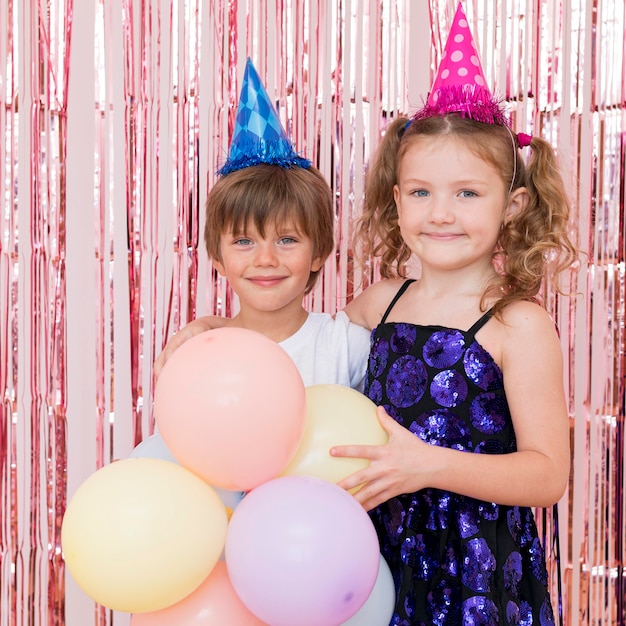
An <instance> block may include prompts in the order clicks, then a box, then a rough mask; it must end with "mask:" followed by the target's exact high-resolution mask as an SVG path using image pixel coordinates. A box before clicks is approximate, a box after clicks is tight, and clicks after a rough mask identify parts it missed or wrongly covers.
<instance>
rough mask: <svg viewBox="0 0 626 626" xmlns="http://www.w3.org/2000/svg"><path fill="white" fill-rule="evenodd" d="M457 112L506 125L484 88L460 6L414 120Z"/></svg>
mask: <svg viewBox="0 0 626 626" xmlns="http://www.w3.org/2000/svg"><path fill="white" fill-rule="evenodd" d="M448 113H459V114H460V115H462V116H463V117H467V118H470V119H473V120H476V121H477V122H485V123H487V124H501V125H505V126H508V125H509V121H508V118H507V116H506V114H505V112H504V111H503V109H502V103H501V102H500V101H499V100H497V99H496V98H494V96H493V95H492V94H491V91H490V90H489V87H488V86H487V81H486V80H485V74H484V72H483V68H482V65H481V63H480V58H479V56H478V51H477V49H476V46H475V45H474V39H473V37H472V32H471V30H470V28H469V24H468V21H467V17H466V16H465V13H464V12H463V8H462V6H461V3H460V2H459V5H458V7H457V10H456V13H455V15H454V20H453V22H452V27H451V28H450V33H449V35H448V40H447V41H446V47H445V49H444V53H443V57H442V59H441V63H440V64H439V69H438V71H437V76H436V78H435V82H434V83H433V86H432V89H431V91H430V93H429V95H428V99H427V101H426V104H425V105H424V106H423V107H422V108H421V109H420V110H419V111H417V113H416V114H415V116H414V119H422V118H425V117H434V116H442V115H446V114H448Z"/></svg>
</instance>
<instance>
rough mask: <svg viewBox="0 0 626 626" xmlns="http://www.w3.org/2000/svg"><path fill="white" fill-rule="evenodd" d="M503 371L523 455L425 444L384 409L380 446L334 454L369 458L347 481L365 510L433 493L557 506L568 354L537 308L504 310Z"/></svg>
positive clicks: (564, 453)
mask: <svg viewBox="0 0 626 626" xmlns="http://www.w3.org/2000/svg"><path fill="white" fill-rule="evenodd" d="M505 322H506V324H507V325H506V326H504V327H503V328H504V329H505V330H504V331H503V334H504V337H503V344H502V371H503V374H504V380H505V390H506V393H507V399H508V401H509V407H510V410H511V415H512V418H513V425H514V428H515V433H516V438H517V447H518V450H517V452H514V453H511V454H501V455H497V454H494V455H490V454H475V453H472V452H461V451H457V450H451V449H448V448H442V447H439V446H434V445H430V444H426V443H424V442H423V441H421V440H420V439H418V438H417V437H416V436H415V435H413V434H412V433H411V432H410V431H408V430H407V429H405V428H403V427H402V426H400V425H399V424H397V423H396V422H395V421H394V420H393V419H391V418H390V417H389V416H387V415H386V414H385V413H384V411H383V409H382V408H380V409H379V419H380V421H381V424H382V425H383V427H384V428H385V430H387V432H388V434H389V441H388V442H387V444H385V445H382V446H337V447H335V448H334V449H333V450H332V451H331V454H334V455H336V456H349V457H362V458H367V459H369V460H370V465H369V467H368V468H366V469H364V470H361V471H360V472H357V473H355V474H353V475H352V476H349V477H348V478H346V479H344V480H343V481H341V483H340V486H342V487H344V488H345V489H352V488H354V487H356V486H358V485H359V484H361V483H366V484H365V486H364V487H363V488H362V489H361V490H359V491H358V492H357V493H356V494H355V497H356V498H357V499H358V500H359V501H360V502H361V503H362V504H363V506H364V507H365V508H366V509H368V510H369V509H371V508H373V507H374V506H377V505H378V504H380V503H382V502H384V501H385V500H388V499H389V498H391V497H393V496H396V495H399V494H401V493H411V492H414V491H418V490H419V489H423V488H425V487H435V488H439V489H445V490H448V491H453V492H456V493H461V494H464V495H467V496H470V497H473V498H477V499H479V500H485V501H489V502H497V503H500V504H505V505H506V504H508V505H519V506H549V505H552V504H553V503H554V502H556V501H558V500H559V498H560V497H561V496H562V494H563V492H564V490H565V487H566V485H567V479H568V476H569V464H570V455H569V424H568V416H567V408H566V402H565V394H564V390H563V377H562V376H563V374H562V352H561V347H560V344H559V341H558V337H557V334H556V331H555V328H554V324H553V323H552V321H551V320H550V318H549V316H548V315H547V314H546V313H545V311H543V310H542V309H541V308H540V307H539V306H537V305H535V304H532V303H517V304H515V305H511V306H510V307H508V308H507V309H506V310H505Z"/></svg>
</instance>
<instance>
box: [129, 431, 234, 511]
mask: <svg viewBox="0 0 626 626" xmlns="http://www.w3.org/2000/svg"><path fill="white" fill-rule="evenodd" d="M130 458H131V459H142V458H151V459H163V460H164V461H169V462H170V463H176V464H178V465H180V463H178V461H177V460H176V459H175V458H174V455H173V454H172V453H171V452H170V449H169V448H168V447H167V445H166V444H165V442H164V441H163V437H161V435H160V434H159V433H154V434H153V435H150V437H148V438H147V439H144V440H143V441H142V442H141V443H140V444H139V445H137V446H135V448H134V449H133V451H132V452H131V453H130ZM211 487H213V489H215V493H217V495H218V496H219V497H220V500H221V501H222V502H223V503H224V506H225V507H226V513H228V515H229V517H230V515H231V514H232V512H233V510H234V509H235V507H236V506H237V505H238V504H239V502H241V499H242V498H243V496H244V493H243V492H242V491H230V490H229V489H221V488H220V487H216V486H215V485H211Z"/></svg>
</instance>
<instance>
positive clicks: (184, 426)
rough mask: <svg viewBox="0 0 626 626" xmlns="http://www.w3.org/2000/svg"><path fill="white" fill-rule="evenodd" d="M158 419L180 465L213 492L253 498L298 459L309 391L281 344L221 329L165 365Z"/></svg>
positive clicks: (181, 350) (156, 406) (157, 400)
mask: <svg viewBox="0 0 626 626" xmlns="http://www.w3.org/2000/svg"><path fill="white" fill-rule="evenodd" d="M154 413H155V418H156V423H157V426H158V429H159V432H160V434H161V436H162V437H163V440H164V441H165V443H166V444H167V447H168V448H169V450H171V452H172V454H173V455H174V457H175V458H176V459H177V460H178V461H179V462H180V463H181V464H182V465H184V466H185V467H187V468H189V469H190V470H191V471H193V472H195V473H196V474H198V475H199V476H201V477H202V478H203V479H204V480H206V481H207V482H208V483H209V484H211V485H215V486H216V487H221V488H223V489H229V490H234V491H249V490H250V489H253V488H254V487H257V486H258V485H260V484H262V483H264V482H266V481H267V480H270V479H271V478H274V477H276V476H278V475H279V474H280V472H281V471H282V470H283V469H284V468H285V467H286V465H287V464H288V463H289V461H290V460H291V459H292V457H293V455H294V454H295V453H296V450H297V448H298V445H299V443H300V440H301V438H302V433H303V431H304V421H305V392H304V383H303V382H302V377H301V376H300V372H299V371H298V368H297V367H296V364H295V363H294V362H293V361H292V360H291V358H290V357H289V355H288V354H287V353H286V352H285V351H284V350H283V349H282V348H281V347H280V346H279V345H278V344H277V343H276V342H274V341H272V340H271V339H268V338H267V337H266V336H265V335H262V334H260V333H257V332H254V331H251V330H246V329H242V328H232V327H226V328H218V329H215V330H209V331H206V332H203V333H200V334H199V335H196V336H195V337H192V338H191V339H189V340H188V341H186V342H185V343H184V344H183V345H182V346H180V347H179V348H178V349H177V350H176V351H175V352H174V353H173V354H172V356H171V357H170V358H169V359H168V361H167V362H166V363H165V366H164V368H163V370H162V372H161V374H160V376H159V379H158V382H157V385H156V389H155V397H154Z"/></svg>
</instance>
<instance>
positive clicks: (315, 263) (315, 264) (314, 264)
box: [311, 256, 324, 272]
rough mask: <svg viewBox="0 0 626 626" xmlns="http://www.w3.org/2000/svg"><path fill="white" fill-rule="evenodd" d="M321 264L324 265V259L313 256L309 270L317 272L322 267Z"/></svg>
mask: <svg viewBox="0 0 626 626" xmlns="http://www.w3.org/2000/svg"><path fill="white" fill-rule="evenodd" d="M322 265H324V259H322V257H321V256H316V257H313V260H312V261H311V271H312V272H319V270H321V269H322Z"/></svg>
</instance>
